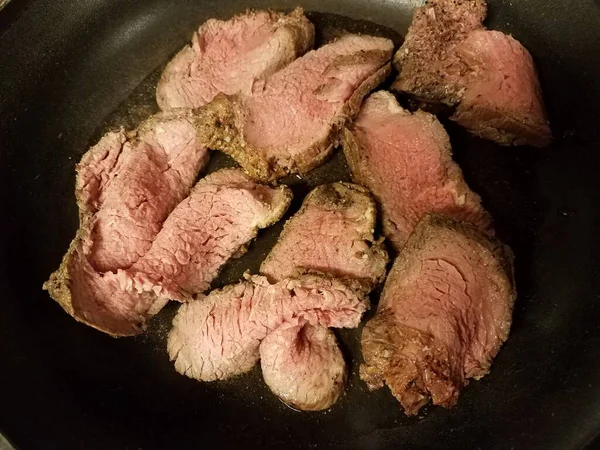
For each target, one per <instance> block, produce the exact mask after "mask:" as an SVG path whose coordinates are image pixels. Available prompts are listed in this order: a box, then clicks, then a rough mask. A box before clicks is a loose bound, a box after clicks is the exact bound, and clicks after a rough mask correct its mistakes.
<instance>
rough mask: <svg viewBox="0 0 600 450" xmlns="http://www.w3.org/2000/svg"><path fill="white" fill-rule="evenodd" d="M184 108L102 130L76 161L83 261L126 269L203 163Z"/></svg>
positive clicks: (96, 266) (149, 242) (101, 268)
mask: <svg viewBox="0 0 600 450" xmlns="http://www.w3.org/2000/svg"><path fill="white" fill-rule="evenodd" d="M194 120H195V119H194V116H193V115H192V114H191V112H190V111H186V110H174V111H169V112H166V113H160V114H157V115H156V116H153V117H152V118H150V119H149V120H147V121H146V122H145V123H143V124H142V125H141V126H140V127H139V128H138V130H137V132H134V133H129V135H130V136H131V137H128V134H127V133H125V132H124V131H123V130H121V131H119V132H110V133H107V134H106V135H105V136H104V137H103V138H102V139H101V140H100V142H98V144H96V145H95V146H94V147H92V148H91V149H90V150H89V151H88V152H87V153H86V154H85V155H84V156H83V158H82V159H81V162H80V163H79V164H78V165H77V178H76V186H75V192H76V197H77V201H78V205H79V209H80V215H90V214H91V215H93V216H94V218H93V220H91V222H87V221H86V223H89V226H90V227H91V229H90V234H89V239H90V245H91V248H90V249H89V256H88V260H89V261H90V264H91V265H92V267H93V268H94V269H96V270H98V271H99V272H106V271H114V270H117V269H126V268H129V267H130V266H131V265H132V264H133V263H134V262H136V261H137V260H138V259H139V258H140V257H141V256H143V255H144V254H145V253H146V252H147V251H148V250H149V249H150V246H151V245H152V241H153V240H154V237H155V236H156V234H157V233H158V232H159V231H160V229H161V227H162V223H163V222H164V220H165V219H166V218H167V216H168V215H169V213H170V212H171V211H172V210H173V208H175V206H176V205H177V204H178V203H179V202H180V201H181V200H183V199H184V198H185V197H186V196H187V195H188V193H189V190H190V188H191V187H192V186H193V184H194V181H195V180H196V177H197V176H198V172H199V171H200V170H201V169H202V168H203V167H204V166H205V165H206V163H207V162H208V156H209V153H208V150H207V148H206V147H205V146H204V145H203V144H202V143H201V142H200V141H199V140H198V138H197V135H196V128H195V122H194Z"/></svg>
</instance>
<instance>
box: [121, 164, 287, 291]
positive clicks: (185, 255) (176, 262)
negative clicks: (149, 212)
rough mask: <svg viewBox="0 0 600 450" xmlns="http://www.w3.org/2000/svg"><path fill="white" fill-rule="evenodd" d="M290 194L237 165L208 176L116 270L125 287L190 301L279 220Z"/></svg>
mask: <svg viewBox="0 0 600 450" xmlns="http://www.w3.org/2000/svg"><path fill="white" fill-rule="evenodd" d="M291 199H292V193H291V191H290V189H289V188H287V187H286V186H280V187H278V188H272V187H269V186H265V185H262V184H259V183H257V182H256V181H254V180H252V179H251V178H250V177H249V176H248V175H246V174H245V173H244V172H243V171H242V170H241V169H223V170H220V171H218V172H215V173H212V174H210V175H208V176H207V177H206V178H204V179H202V180H200V181H199V182H198V183H197V184H196V186H195V187H194V189H193V190H192V192H191V193H190V195H189V196H188V197H187V198H186V199H185V200H184V201H182V202H181V203H180V204H179V205H178V206H177V208H175V210H173V212H172V213H171V214H170V215H169V218H168V219H167V220H166V221H165V223H164V225H163V228H162V230H161V231H160V233H158V235H157V236H156V239H155V240H154V242H153V244H152V247H151V248H150V250H149V251H148V253H146V255H145V256H144V257H143V258H141V259H140V260H139V261H138V262H137V263H136V264H134V265H133V266H132V267H131V269H130V270H127V271H119V274H118V276H119V278H120V280H121V282H122V286H123V288H124V289H135V290H136V291H139V292H145V291H149V290H151V291H153V292H155V293H156V294H157V295H158V296H160V297H167V298H170V299H173V300H180V301H185V300H189V299H190V298H191V296H192V295H193V294H196V293H200V292H204V291H205V290H206V289H208V288H209V286H210V283H211V282H212V281H213V280H214V279H215V278H216V277H217V275H218V273H219V270H220V268H221V267H222V266H223V264H225V262H227V260H228V259H229V258H231V257H233V256H234V255H236V254H239V252H240V251H241V250H244V249H245V247H244V246H245V245H246V244H247V243H248V242H250V241H251V240H252V239H254V238H255V237H256V235H257V233H258V230H259V229H261V228H266V227H268V226H270V225H272V224H273V223H275V222H277V221H278V220H279V219H280V218H281V217H282V216H283V214H284V213H285V211H286V210H287V208H288V206H289V204H290V201H291Z"/></svg>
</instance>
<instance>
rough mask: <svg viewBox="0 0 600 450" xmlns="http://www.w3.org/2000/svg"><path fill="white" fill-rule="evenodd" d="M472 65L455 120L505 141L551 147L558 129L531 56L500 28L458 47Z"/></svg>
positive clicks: (475, 35)
mask: <svg viewBox="0 0 600 450" xmlns="http://www.w3.org/2000/svg"><path fill="white" fill-rule="evenodd" d="M456 53H457V56H458V57H459V58H460V61H461V63H462V64H464V65H465V66H466V67H467V68H468V69H467V72H466V75H465V78H466V86H465V90H464V94H463V96H462V100H461V102H460V103H459V105H458V107H457V108H456V111H455V113H454V115H453V116H452V120H455V121H456V122H458V123H459V124H460V125H462V126H463V127H465V128H466V129H467V130H469V131H470V132H471V133H473V134H474V135H476V136H479V137H481V138H484V139H490V140H492V141H495V142H498V143H499V144H502V145H532V146H535V147H546V146H548V145H549V144H550V142H551V139H552V133H551V131H550V127H549V125H548V120H547V119H546V112H545V109H544V103H543V101H542V91H541V88H540V84H539V81H538V78H537V74H536V70H535V66H534V64H533V59H532V58H531V55H530V54H529V52H528V51H527V49H525V47H523V46H522V45H521V44H520V43H519V41H517V40H515V39H514V38H512V37H511V36H508V35H506V34H504V33H500V32H499V31H487V30H479V31H473V32H472V33H471V34H469V36H468V37H467V38H466V39H465V40H464V41H463V42H462V43H461V44H460V45H459V46H458V47H457V49H456Z"/></svg>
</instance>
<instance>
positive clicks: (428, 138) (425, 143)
mask: <svg viewBox="0 0 600 450" xmlns="http://www.w3.org/2000/svg"><path fill="white" fill-rule="evenodd" d="M343 144H344V153H345V155H346V159H347V161H348V165H349V167H350V171H351V173H352V178H353V180H354V181H355V182H357V183H359V184H362V185H363V186H366V187H367V188H369V189H370V190H371V192H372V193H373V195H374V197H375V198H376V199H377V201H378V202H379V204H380V206H381V210H382V216H383V217H382V218H383V231H384V234H385V236H386V237H387V238H388V239H389V240H390V241H391V242H392V243H393V244H394V247H395V248H396V250H400V249H401V248H402V246H403V245H404V243H405V242H406V240H407V239H408V236H409V235H410V234H411V233H412V231H413V229H414V227H415V226H416V224H417V223H418V222H419V220H420V219H421V218H422V217H423V216H424V215H425V214H426V213H428V212H437V213H443V214H446V215H451V216H455V217H459V218H461V219H464V220H467V221H469V222H472V223H474V224H476V225H478V226H480V227H482V228H483V229H487V228H488V227H489V226H490V218H489V216H488V214H487V213H486V212H485V210H484V209H483V208H482V206H481V204H480V198H479V196H478V195H477V194H475V193H474V192H472V191H471V190H470V189H469V187H468V186H467V184H466V183H465V181H464V179H463V176H462V172H461V170H460V168H459V167H458V165H457V164H456V163H455V162H454V161H453V160H452V152H451V149H450V140H449V138H448V135H447V134H446V131H445V130H444V127H443V126H442V125H441V124H440V123H439V121H438V120H437V119H436V118H435V116H433V115H432V114H428V113H426V112H423V111H417V112H415V113H410V112H408V111H406V110H405V109H403V108H402V107H401V106H400V105H399V104H398V102H397V101H396V99H395V98H394V96H393V95H392V94H390V93H389V92H385V91H379V92H376V93H374V94H373V95H371V96H370V97H369V98H368V99H367V100H366V101H365V102H364V104H363V106H362V108H361V111H360V114H359V115H358V118H357V119H356V121H355V122H354V124H352V125H351V126H350V127H349V128H348V129H346V130H344V133H343Z"/></svg>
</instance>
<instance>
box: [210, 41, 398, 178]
mask: <svg viewBox="0 0 600 450" xmlns="http://www.w3.org/2000/svg"><path fill="white" fill-rule="evenodd" d="M392 51H393V43H392V42H391V41H390V40H388V39H383V38H379V37H372V36H358V35H346V36H344V37H341V38H340V39H338V40H337V41H335V42H332V43H330V44H327V45H324V46H323V47H321V48H319V49H317V50H313V51H311V52H309V53H307V54H306V55H304V56H303V57H302V58H299V59H297V60H296V61H294V62H293V63H291V64H290V65H288V66H287V67H285V68H284V69H282V70H281V71H279V72H277V73H276V74H275V75H273V76H271V77H269V78H267V80H266V81H265V82H263V83H255V85H254V87H253V90H252V92H251V93H250V94H243V93H242V94H239V95H236V96H232V97H224V96H220V97H219V96H218V97H217V98H215V100H214V101H213V102H212V103H211V104H210V105H208V106H207V107H206V108H203V109H201V110H199V116H200V120H199V123H200V127H199V130H200V133H201V135H202V137H203V139H204V142H206V143H207V145H208V146H209V147H210V148H213V149H217V150H221V151H223V152H225V153H227V154H228V155H230V156H231V157H233V158H234V159H235V160H236V161H237V162H238V163H239V164H240V165H241V166H242V167H243V168H244V169H245V170H246V171H247V172H248V173H249V174H250V175H252V176H253V177H255V178H257V179H259V180H265V181H271V180H275V179H277V178H280V177H283V176H285V175H288V174H294V173H305V172H308V171H309V170H311V169H312V168H314V167H316V166H318V165H320V164H322V163H323V162H324V160H325V159H326V158H327V157H328V156H329V154H330V153H331V151H332V149H333V147H334V145H335V144H336V142H337V140H338V137H339V130H340V127H341V126H343V125H344V124H345V123H346V122H348V120H350V119H352V118H353V117H354V116H355V115H356V113H357V112H358V109H359V107H360V103H361V102H362V99H363V97H364V96H365V95H367V94H368V93H369V92H370V91H371V90H372V89H373V88H375V87H376V86H377V85H378V84H379V83H381V82H382V81H383V79H384V78H385V77H386V76H387V75H388V74H389V71H390V64H389V61H390V59H391V55H392Z"/></svg>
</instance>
